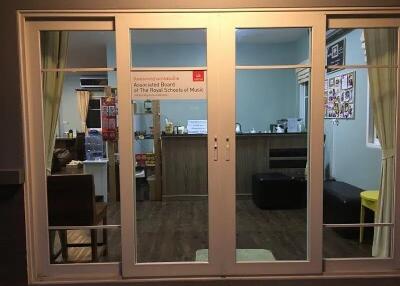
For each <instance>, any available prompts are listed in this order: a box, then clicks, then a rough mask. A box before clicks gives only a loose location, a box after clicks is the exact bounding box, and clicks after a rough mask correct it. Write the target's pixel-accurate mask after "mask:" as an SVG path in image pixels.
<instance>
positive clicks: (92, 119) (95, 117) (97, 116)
mask: <svg viewBox="0 0 400 286" xmlns="http://www.w3.org/2000/svg"><path fill="white" fill-rule="evenodd" d="M86 126H87V128H101V99H100V98H91V99H89V107H88V114H87V118H86Z"/></svg>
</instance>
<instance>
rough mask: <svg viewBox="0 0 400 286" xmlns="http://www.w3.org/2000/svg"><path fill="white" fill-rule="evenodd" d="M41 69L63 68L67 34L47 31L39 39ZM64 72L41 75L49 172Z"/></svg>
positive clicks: (65, 59) (65, 57)
mask: <svg viewBox="0 0 400 286" xmlns="http://www.w3.org/2000/svg"><path fill="white" fill-rule="evenodd" d="M40 41H41V47H42V68H64V67H65V64H66V61H67V48H68V32H58V31H54V32H53V31H51V32H49V31H47V32H43V33H42V34H41V37H40ZM63 83H64V72H44V73H43V110H44V138H45V151H46V169H47V171H48V172H49V173H50V172H51V163H52V159H53V150H54V143H55V136H56V128H57V121H58V113H59V108H60V101H61V93H62V87H63Z"/></svg>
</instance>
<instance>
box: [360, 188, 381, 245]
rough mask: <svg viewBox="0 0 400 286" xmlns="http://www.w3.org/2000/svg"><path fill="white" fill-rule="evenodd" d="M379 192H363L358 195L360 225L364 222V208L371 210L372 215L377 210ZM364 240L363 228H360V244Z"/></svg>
mask: <svg viewBox="0 0 400 286" xmlns="http://www.w3.org/2000/svg"><path fill="white" fill-rule="evenodd" d="M378 196H379V191H364V192H361V193H360V197H361V210H360V223H364V220H365V208H368V209H370V210H372V211H373V212H374V213H375V212H376V210H377V208H378ZM363 238H364V227H363V226H360V243H361V242H362V241H363Z"/></svg>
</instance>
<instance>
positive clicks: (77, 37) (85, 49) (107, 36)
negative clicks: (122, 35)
mask: <svg viewBox="0 0 400 286" xmlns="http://www.w3.org/2000/svg"><path fill="white" fill-rule="evenodd" d="M40 35H41V52H42V59H45V57H43V55H46V56H47V57H48V56H49V55H51V54H53V53H54V51H53V48H54V47H56V45H58V43H56V42H54V44H53V45H52V46H49V45H47V44H46V41H49V40H53V41H54V39H55V38H58V39H60V42H59V43H65V44H66V45H65V46H64V49H65V51H66V59H65V61H66V63H65V67H66V68H106V67H110V68H114V67H115V66H116V64H115V32H114V31H62V32H60V31H43V32H41V33H40ZM60 47H63V45H60ZM49 59H50V58H49Z"/></svg>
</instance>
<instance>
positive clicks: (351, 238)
mask: <svg viewBox="0 0 400 286" xmlns="http://www.w3.org/2000/svg"><path fill="white" fill-rule="evenodd" d="M360 232H362V234H363V235H362V237H360ZM374 233H376V234H377V233H388V234H389V236H391V233H392V227H391V226H376V227H335V228H328V227H325V228H324V233H323V239H324V241H323V245H324V249H323V254H324V257H325V258H359V257H371V258H372V257H376V258H378V257H379V258H384V257H389V255H387V254H384V253H381V252H380V251H379V249H380V248H379V247H377V248H376V249H374V247H373V245H374V242H373V239H374Z"/></svg>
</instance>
